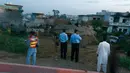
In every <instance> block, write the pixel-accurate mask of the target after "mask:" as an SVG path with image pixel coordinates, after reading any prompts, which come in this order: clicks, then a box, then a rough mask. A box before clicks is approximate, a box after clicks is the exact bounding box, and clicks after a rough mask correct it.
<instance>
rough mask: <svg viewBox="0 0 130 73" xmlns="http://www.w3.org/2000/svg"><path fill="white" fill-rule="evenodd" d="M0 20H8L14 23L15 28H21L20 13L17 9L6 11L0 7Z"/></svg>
mask: <svg viewBox="0 0 130 73" xmlns="http://www.w3.org/2000/svg"><path fill="white" fill-rule="evenodd" d="M0 11H1V12H0V22H8V23H9V24H14V25H15V28H18V29H19V30H22V29H23V28H22V13H21V12H19V11H6V10H5V9H4V8H1V9H0Z"/></svg>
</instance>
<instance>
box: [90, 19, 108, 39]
mask: <svg viewBox="0 0 130 73" xmlns="http://www.w3.org/2000/svg"><path fill="white" fill-rule="evenodd" d="M91 24H92V26H93V28H94V31H96V33H97V35H96V37H97V38H98V40H99V41H100V40H101V39H102V36H103V34H104V33H106V30H103V21H102V20H92V21H91Z"/></svg>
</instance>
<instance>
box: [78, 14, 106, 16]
mask: <svg viewBox="0 0 130 73" xmlns="http://www.w3.org/2000/svg"><path fill="white" fill-rule="evenodd" d="M78 16H79V17H83V16H87V17H90V16H102V17H103V16H104V15H96V14H92V15H78Z"/></svg>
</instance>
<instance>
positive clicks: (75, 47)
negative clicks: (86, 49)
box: [71, 43, 79, 62]
mask: <svg viewBox="0 0 130 73" xmlns="http://www.w3.org/2000/svg"><path fill="white" fill-rule="evenodd" d="M74 58H75V62H78V61H79V43H72V49H71V61H73V60H74Z"/></svg>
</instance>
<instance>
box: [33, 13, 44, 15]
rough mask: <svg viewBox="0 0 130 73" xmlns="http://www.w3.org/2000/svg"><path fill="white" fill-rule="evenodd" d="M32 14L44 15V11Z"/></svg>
mask: <svg viewBox="0 0 130 73" xmlns="http://www.w3.org/2000/svg"><path fill="white" fill-rule="evenodd" d="M32 14H35V15H44V13H32Z"/></svg>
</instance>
